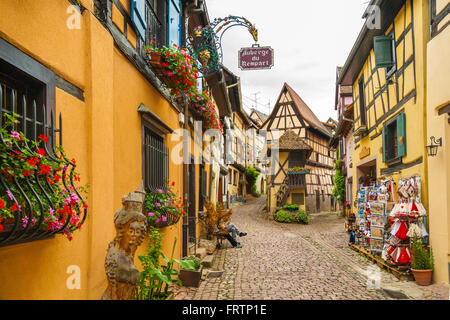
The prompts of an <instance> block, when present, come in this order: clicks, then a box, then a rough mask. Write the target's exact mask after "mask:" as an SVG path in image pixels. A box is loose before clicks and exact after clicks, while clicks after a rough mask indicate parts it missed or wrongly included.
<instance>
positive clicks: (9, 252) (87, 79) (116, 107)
mask: <svg viewBox="0 0 450 320" xmlns="http://www.w3.org/2000/svg"><path fill="white" fill-rule="evenodd" d="M83 3H85V4H86V5H87V6H88V7H91V5H92V2H91V1H83ZM69 5H70V3H68V2H67V1H50V0H42V1H30V2H27V5H26V6H22V5H20V6H18V5H17V2H16V1H13V0H5V1H1V2H0V12H3V13H4V12H7V13H8V14H7V16H4V18H2V19H0V37H1V38H3V39H4V40H6V41H8V42H10V43H11V44H13V45H14V46H16V47H17V48H18V49H20V50H22V51H23V52H25V53H26V54H28V55H29V56H31V57H32V58H34V59H35V60H37V61H39V62H40V63H42V64H43V65H44V66H46V67H47V68H49V69H51V70H52V71H54V72H55V73H56V74H58V75H59V76H61V77H63V78H65V79H66V80H68V81H70V82H72V83H73V84H75V85H76V86H78V87H79V88H81V89H82V90H83V91H84V96H85V101H84V102H82V101H80V100H78V99H76V98H75V97H73V96H72V95H70V94H68V93H66V92H64V91H62V90H60V89H58V88H57V89H56V110H57V112H58V113H59V112H61V113H62V118H63V138H64V140H63V145H64V148H65V150H66V153H67V154H68V156H69V157H74V158H76V159H77V171H78V172H79V173H80V175H81V179H82V183H89V184H90V186H91V187H90V192H89V197H88V204H89V210H88V218H87V220H86V222H85V224H84V226H83V227H82V228H81V230H80V231H78V232H75V233H74V239H73V240H72V241H71V242H69V241H68V240H66V239H65V237H63V236H61V235H57V236H56V238H55V239H50V240H43V241H37V242H30V243H25V244H19V245H13V246H7V247H1V248H0V283H1V286H0V299H99V298H100V297H101V294H102V293H103V291H104V289H105V288H106V276H105V272H104V259H105V255H106V249H107V246H108V243H109V241H111V240H112V239H113V237H114V234H115V231H114V225H113V216H114V213H115V212H116V211H117V210H118V209H119V208H120V207H121V198H122V196H124V195H126V194H128V193H129V192H131V191H134V190H135V189H136V188H137V186H138V185H139V183H140V181H141V180H142V158H141V157H142V156H141V120H140V116H139V114H138V112H137V108H138V107H139V105H140V104H141V103H144V104H145V105H146V106H148V107H149V108H150V109H152V111H153V112H155V113H156V114H157V115H158V116H159V117H160V118H161V119H162V120H163V121H164V122H166V123H167V124H168V125H169V126H171V127H172V129H177V128H179V124H178V121H177V120H178V114H177V111H176V110H175V109H174V108H173V107H172V106H171V105H170V104H169V103H168V102H167V101H166V100H165V99H164V98H162V97H161V96H160V94H159V93H158V92H157V91H156V90H155V88H153V87H152V85H150V84H149V83H148V82H147V81H146V79H145V78H144V77H143V76H142V75H141V74H140V73H139V72H138V71H137V70H136V69H135V67H134V66H133V65H132V64H131V63H130V62H129V61H128V60H127V59H126V58H125V57H124V56H123V55H122V54H121V52H120V51H119V50H118V49H117V48H116V47H115V46H114V43H113V39H112V37H111V35H110V33H109V32H108V31H107V30H106V29H105V28H104V27H103V26H102V25H101V24H100V22H99V21H98V20H97V19H96V18H95V17H94V16H93V15H92V14H91V13H89V12H88V11H85V12H84V13H83V15H82V18H81V28H80V29H73V30H70V29H68V28H67V26H66V20H67V18H68V17H69V14H68V13H67V12H66V10H67V8H68V6H69ZM24 17H28V19H27V23H17V21H23V20H24ZM166 141H167V146H168V147H169V148H172V147H173V146H174V145H175V144H176V142H171V141H170V139H166ZM207 171H208V170H207ZM197 174H198V170H197ZM169 178H170V181H175V183H176V190H177V191H178V194H179V195H181V194H182V193H181V192H182V186H183V184H182V181H183V175H182V165H175V164H173V163H171V165H170V173H169ZM196 181H198V179H196ZM197 187H198V184H197ZM161 231H162V232H163V233H164V234H165V237H164V245H163V248H164V251H165V253H166V254H167V255H169V254H170V249H171V248H172V244H173V239H174V237H177V238H178V241H177V249H176V251H175V257H177V258H180V257H181V243H182V234H181V222H180V223H178V225H176V226H172V227H168V228H165V229H162V230H161ZM144 251H145V246H142V247H141V248H140V249H139V250H138V253H137V254H141V253H143V252H144ZM136 262H137V259H136ZM70 265H77V266H79V267H80V269H81V289H79V290H69V289H68V288H67V287H66V280H67V278H68V277H69V274H67V273H66V270H67V267H68V266H70Z"/></svg>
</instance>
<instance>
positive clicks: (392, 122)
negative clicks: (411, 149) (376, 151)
mask: <svg viewBox="0 0 450 320" xmlns="http://www.w3.org/2000/svg"><path fill="white" fill-rule="evenodd" d="M401 115H402V113H399V114H398V115H396V116H395V117H393V118H392V119H389V120H388V121H386V122H385V124H384V129H385V130H386V150H383V152H386V163H387V164H388V165H389V166H392V165H395V164H399V163H401V161H402V157H401V156H398V127H397V120H398V118H399V117H400V116H401ZM393 126H395V133H394V137H392V134H390V131H389V130H390V128H392V127H393ZM392 141H394V146H393V147H394V150H393V151H392V152H394V155H395V156H390V155H391V154H392V152H390V151H389V149H390V148H391V146H392V145H391V144H392Z"/></svg>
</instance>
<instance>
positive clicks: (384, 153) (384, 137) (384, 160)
mask: <svg viewBox="0 0 450 320" xmlns="http://www.w3.org/2000/svg"><path fill="white" fill-rule="evenodd" d="M386 134H387V131H386V127H383V132H382V136H383V162H386V159H387V149H386V141H387V137H386Z"/></svg>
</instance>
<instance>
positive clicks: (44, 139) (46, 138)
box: [38, 134, 48, 143]
mask: <svg viewBox="0 0 450 320" xmlns="http://www.w3.org/2000/svg"><path fill="white" fill-rule="evenodd" d="M38 139H41V140H42V141H44V142H45V143H47V142H48V137H47V136H46V135H45V134H41V135H39V137H38Z"/></svg>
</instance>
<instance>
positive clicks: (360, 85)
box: [358, 76, 367, 128]
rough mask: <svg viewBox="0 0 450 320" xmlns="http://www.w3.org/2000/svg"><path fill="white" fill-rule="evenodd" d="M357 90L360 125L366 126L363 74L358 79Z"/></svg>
mask: <svg viewBox="0 0 450 320" xmlns="http://www.w3.org/2000/svg"><path fill="white" fill-rule="evenodd" d="M358 92H359V118H360V121H361V126H365V127H366V128H367V112H366V97H365V88H364V76H361V78H360V79H359V81H358ZM363 115H364V116H363ZM363 120H364V121H363Z"/></svg>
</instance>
